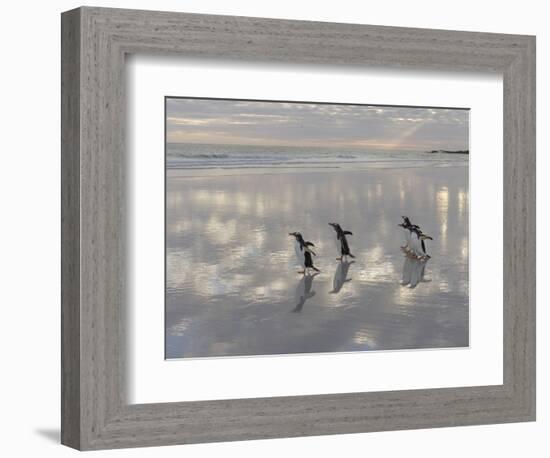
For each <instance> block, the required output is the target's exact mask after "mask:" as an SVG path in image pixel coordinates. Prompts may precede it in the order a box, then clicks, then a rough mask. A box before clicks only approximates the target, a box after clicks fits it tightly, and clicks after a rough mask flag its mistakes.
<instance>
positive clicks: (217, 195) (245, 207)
mask: <svg viewBox="0 0 550 458" xmlns="http://www.w3.org/2000/svg"><path fill="white" fill-rule="evenodd" d="M166 188H167V194H166V211H167V213H166V218H167V220H166V263H167V266H166V267H167V269H166V288H167V290H166V357H167V358H183V357H212V356H239V355H269V354H287V353H310V352H336V351H364V350H395V349H420V348H442V347H461V346H468V342H469V339H468V330H469V325H468V257H469V241H468V240H469V239H468V227H469V223H468V215H469V205H468V203H469V197H468V168H467V167H464V166H453V167H445V168H435V167H413V168H407V169H397V168H392V169H373V170H361V171H352V170H340V171H330V172H321V171H319V172H305V173H301V172H294V173H275V174H248V175H240V176H239V175H232V176H210V177H208V176H207V177H204V176H200V177H185V178H182V177H177V175H176V174H171V172H170V171H168V175H167V185H166ZM401 215H408V216H409V217H410V218H411V220H412V221H413V222H414V223H416V224H419V225H420V226H421V227H422V229H423V231H424V232H425V233H426V234H428V235H431V236H432V237H433V238H434V240H433V242H431V241H429V240H428V241H427V244H428V247H427V248H428V252H429V253H430V254H431V255H432V258H431V259H430V260H429V261H428V262H427V263H426V264H425V265H423V264H419V263H418V262H412V261H410V260H407V259H406V258H405V257H404V255H403V253H402V252H401V250H400V245H401V244H402V232H401V230H400V228H399V227H398V226H397V224H398V223H400V222H401ZM328 222H339V223H340V224H341V226H342V227H343V228H344V229H345V230H350V231H352V232H353V236H350V237H349V242H350V246H351V251H352V253H354V254H355V256H356V258H355V259H354V260H351V261H352V262H349V263H341V262H339V261H337V260H336V259H335V258H336V250H335V247H334V231H333V229H332V228H331V227H330V226H329V225H328ZM293 231H299V232H301V233H302V234H303V235H304V238H305V239H306V240H310V241H312V242H313V243H314V244H315V247H316V248H315V251H316V253H317V257H315V258H314V262H315V265H316V266H317V267H318V268H319V269H321V273H319V274H318V275H315V276H306V277H304V276H303V275H300V274H298V270H299V267H298V266H297V263H296V258H295V253H294V248H293V240H292V239H291V238H290V237H289V236H288V233H289V232H293ZM422 273H423V278H422ZM403 278H405V279H406V281H408V283H409V284H408V285H407V286H403V285H402V284H401V282H402V280H403ZM415 284H416V286H415V287H414V288H411V287H410V286H414V285H415Z"/></svg>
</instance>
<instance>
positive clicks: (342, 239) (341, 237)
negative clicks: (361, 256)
mask: <svg viewBox="0 0 550 458" xmlns="http://www.w3.org/2000/svg"><path fill="white" fill-rule="evenodd" d="M328 224H329V226H332V227H333V228H334V231H335V232H336V239H335V242H336V250H337V253H338V255H339V256H338V257H337V258H336V259H337V260H338V261H339V260H341V259H344V256H349V257H350V258H355V256H354V255H353V254H351V252H350V249H349V245H348V240H347V238H346V235H353V233H352V232H350V231H344V230H343V229H342V228H341V227H340V225H339V224H338V223H328Z"/></svg>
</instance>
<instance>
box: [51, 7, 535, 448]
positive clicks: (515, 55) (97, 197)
mask: <svg viewBox="0 0 550 458" xmlns="http://www.w3.org/2000/svg"><path fill="white" fill-rule="evenodd" d="M62 24H63V27H62V41H63V51H62V74H63V79H62V88H63V91H62V92H63V95H62V108H63V110H62V143H63V145H62V163H63V165H62V169H63V181H62V187H63V195H62V209H63V212H62V217H63V224H62V237H63V243H62V245H63V251H62V265H63V275H62V281H63V285H62V290H63V291H62V326H63V337H62V347H63V350H62V353H63V358H62V364H63V368H62V378H63V388H62V398H63V403H62V410H63V412H62V417H63V428H62V429H63V434H62V442H63V443H64V444H66V445H69V446H71V447H74V448H78V449H81V450H87V449H103V448H117V447H138V446H152V445H165V444H183V443H195V442H213V441H228V440H243V439H260V438H275V437H292V436H305V435H320V434H339V433H354V432H367V431H381V430H395V429H412V428H431V427H441V426H455V425H472V424H483V423H504V422H515V421H528V420H533V419H534V418H535V39H534V37H530V36H519V35H503V34H488V33H472V32H457V31H443V30H425V29H411V28H400V27H381V26H367V25H356V24H333V23H320V22H308V21H288V20H271V19H258V18H246V17H228V16H209V15H196V14H185V13H168V12H153V11H134V10H118V9H104V8H88V7H85V8H80V9H78V10H74V11H71V12H67V13H64V14H63V16H62ZM130 53H138V54H146V53H147V54H165V55H168V54H171V55H178V56H182V57H196V58H210V59H211V58H215V59H230V60H231V59H235V60H241V61H243V60H245V61H261V62H265V63H266V64H273V63H275V64H277V63H292V64H294V65H304V64H307V65H319V69H320V71H322V68H323V67H322V66H323V65H327V64H331V65H340V66H353V67H361V66H364V67H367V66H384V67H388V66H390V67H406V68H417V69H439V70H446V71H461V70H468V71H480V72H498V73H502V74H503V77H504V216H505V221H506V224H505V226H504V285H505V290H504V355H503V356H504V384H503V385H498V386H481V387H464V388H445V389H430V390H405V391H392V392H378V393H351V394H330V395H320V396H318V395H317V396H292V397H276V398H257V399H233V400H225V401H202V402H186V403H168V404H144V405H130V404H128V403H127V401H126V397H125V393H126V389H125V388H126V380H125V377H126V370H125V355H126V348H125V333H126V320H125V317H126V310H127V309H126V307H127V306H128V304H127V297H126V275H127V266H126V259H127V257H126V233H127V231H126V224H127V221H126V164H127V157H126V155H127V151H126V148H125V127H126V119H125V118H126V113H125V107H126V100H125V79H124V65H125V64H124V58H125V56H126V55H127V54H130ZM159 306H160V304H159Z"/></svg>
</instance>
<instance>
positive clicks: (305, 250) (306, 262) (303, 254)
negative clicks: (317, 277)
mask: <svg viewBox="0 0 550 458" xmlns="http://www.w3.org/2000/svg"><path fill="white" fill-rule="evenodd" d="M288 235H290V236H291V237H294V239H295V243H294V251H295V252H296V257H297V258H298V262H299V263H300V265H302V266H304V271H303V272H300V273H303V274H308V273H309V271H308V269H313V270H314V271H316V272H321V271H320V270H319V269H317V267H315V266H314V265H313V258H312V257H311V255H313V256H317V255H316V254H315V252H314V251H313V250H312V249H311V248H310V247H314V246H315V245H314V244H313V243H312V242H307V241H305V240H304V238H303V237H302V234H300V233H299V232H290V233H289V234H288Z"/></svg>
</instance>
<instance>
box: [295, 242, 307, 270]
mask: <svg viewBox="0 0 550 458" xmlns="http://www.w3.org/2000/svg"><path fill="white" fill-rule="evenodd" d="M294 251H295V252H296V259H297V260H298V263H299V264H300V266H302V267H304V263H305V254H304V250H303V249H301V245H300V242H298V241H296V242H294Z"/></svg>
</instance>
